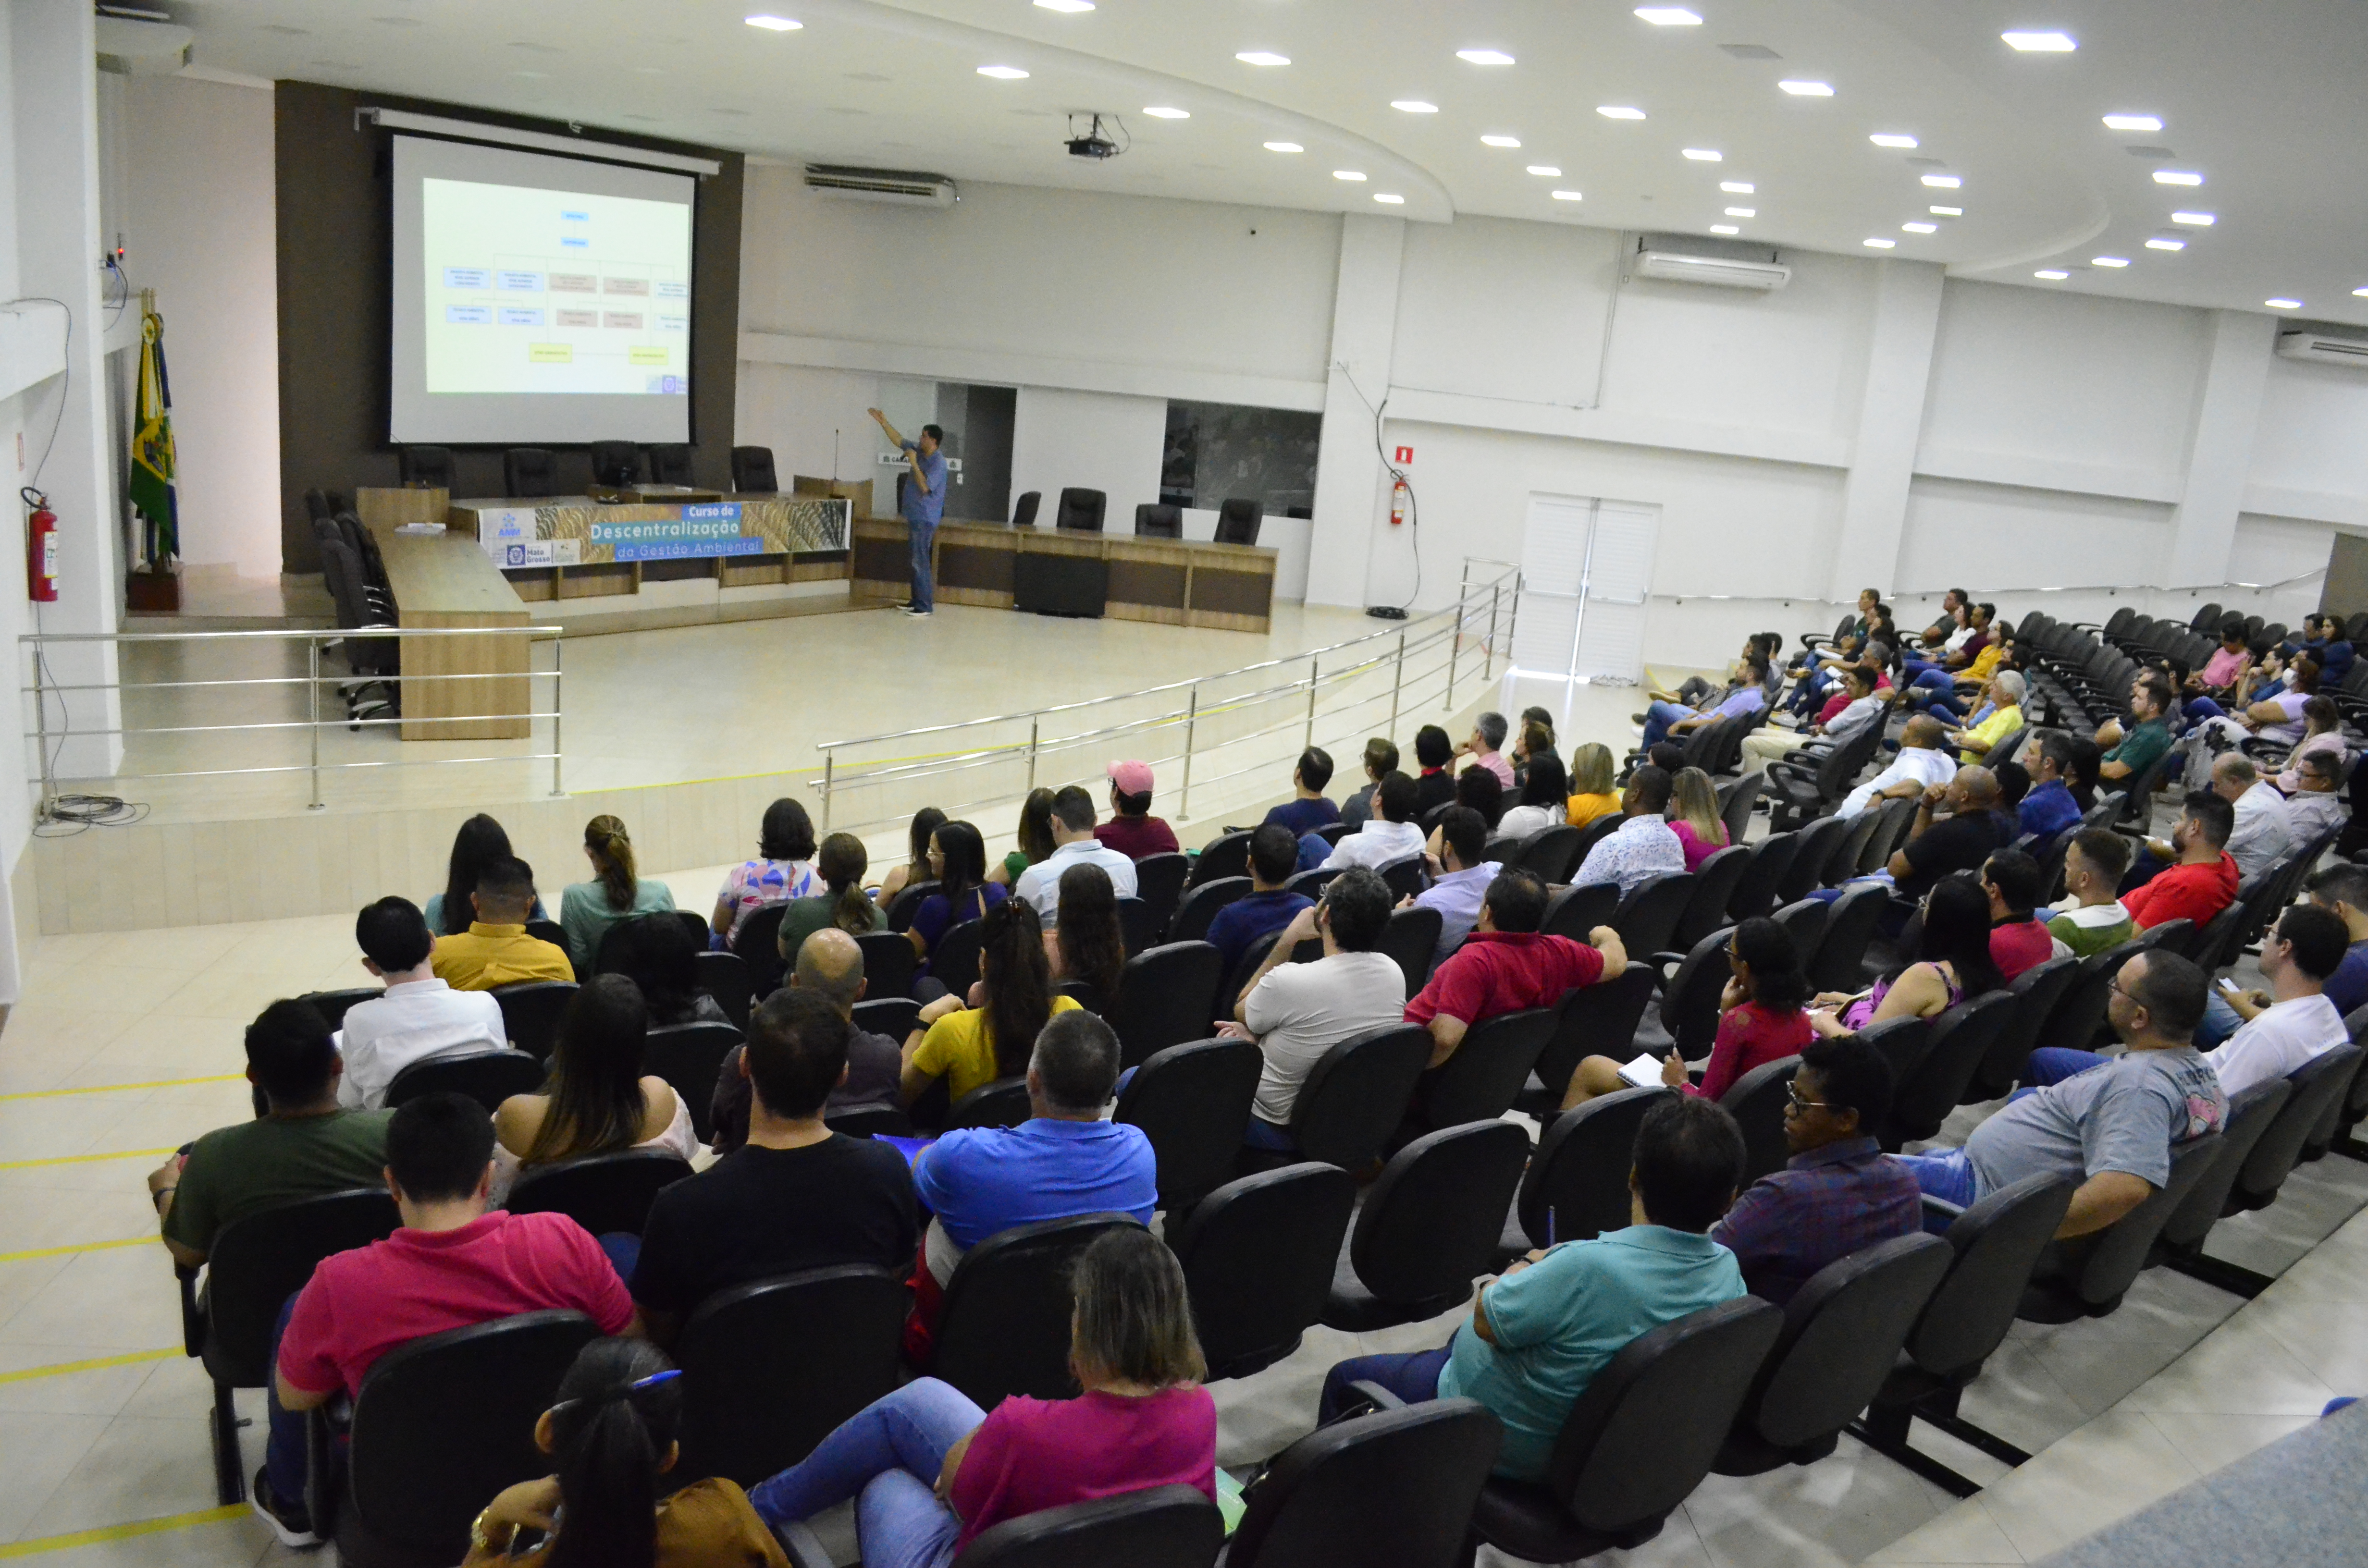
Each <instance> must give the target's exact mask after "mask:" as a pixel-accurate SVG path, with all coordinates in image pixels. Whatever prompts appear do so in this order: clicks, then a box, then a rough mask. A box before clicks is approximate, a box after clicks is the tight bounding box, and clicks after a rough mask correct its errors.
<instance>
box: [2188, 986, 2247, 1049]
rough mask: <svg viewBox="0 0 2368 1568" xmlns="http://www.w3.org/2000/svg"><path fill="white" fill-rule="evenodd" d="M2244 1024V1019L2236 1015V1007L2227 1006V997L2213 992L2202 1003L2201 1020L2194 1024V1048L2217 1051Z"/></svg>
mask: <svg viewBox="0 0 2368 1568" xmlns="http://www.w3.org/2000/svg"><path fill="white" fill-rule="evenodd" d="M2244 1024H2245V1020H2244V1019H2243V1018H2242V1017H2239V1016H2238V1015H2237V1009H2236V1008H2234V1007H2231V1006H2228V1003H2227V999H2226V997H2223V996H2222V995H2221V994H2219V993H2218V992H2216V991H2215V992H2214V993H2213V994H2212V996H2211V998H2210V1000H2208V1001H2206V1002H2205V1003H2204V1004H2203V1022H2201V1023H2199V1024H2197V1025H2196V1026H2195V1049H2196V1050H2198V1051H2217V1050H2218V1049H2219V1048H2220V1047H2221V1046H2222V1045H2225V1044H2226V1043H2227V1040H2228V1037H2229V1036H2230V1035H2232V1034H2235V1033H2236V1032H2237V1030H2238V1029H2239V1028H2243V1027H2244Z"/></svg>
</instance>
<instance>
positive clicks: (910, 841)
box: [879, 791, 1053, 910]
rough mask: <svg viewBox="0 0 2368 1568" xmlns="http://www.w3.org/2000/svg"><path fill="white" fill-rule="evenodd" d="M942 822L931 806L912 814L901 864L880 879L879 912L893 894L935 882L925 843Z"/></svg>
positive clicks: (941, 815) (1023, 811)
mask: <svg viewBox="0 0 2368 1568" xmlns="http://www.w3.org/2000/svg"><path fill="white" fill-rule="evenodd" d="M1047 792H1048V793H1049V791H1047ZM1031 799H1032V797H1031ZM1046 809H1047V810H1048V811H1049V810H1050V809H1051V808H1050V806H1049V804H1048V806H1047V808H1046ZM1020 811H1021V814H1022V815H1023V817H1024V816H1025V814H1026V812H1027V808H1026V807H1025V806H1023V807H1021V808H1020ZM945 821H946V813H945V812H941V811H939V810H938V808H937V807H935V806H923V807H922V808H921V809H920V810H919V811H917V812H914V813H913V822H912V825H911V826H910V827H909V828H908V829H907V830H906V842H905V863H904V864H903V865H901V866H891V867H889V868H888V874H887V875H886V876H884V877H882V878H881V879H880V894H879V902H880V907H881V908H882V909H883V910H884V909H886V908H888V907H889V906H890V905H892V904H894V903H895V902H896V895H897V894H898V893H900V892H904V891H905V889H906V888H908V887H910V886H912V885H913V884H914V883H915V882H926V881H934V880H935V879H936V877H937V874H938V873H937V871H936V869H934V868H932V867H931V866H930V864H929V840H930V839H931V838H932V837H933V836H934V835H936V833H937V831H938V829H939V827H940V826H942V825H944V824H945ZM1052 852H1053V851H1052V850H1051V848H1050V847H1047V848H1046V849H1045V851H1044V853H1045V854H1047V855H1050V854H1051V853H1052Z"/></svg>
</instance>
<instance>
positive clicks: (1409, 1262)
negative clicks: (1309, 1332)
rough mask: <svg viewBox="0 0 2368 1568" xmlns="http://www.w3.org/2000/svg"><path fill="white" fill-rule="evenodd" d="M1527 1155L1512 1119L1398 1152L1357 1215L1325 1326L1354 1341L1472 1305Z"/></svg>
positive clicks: (1433, 1136) (1430, 1138)
mask: <svg viewBox="0 0 2368 1568" xmlns="http://www.w3.org/2000/svg"><path fill="white" fill-rule="evenodd" d="M1529 1153H1530V1137H1529V1134H1528V1133H1527V1132H1525V1131H1522V1129H1521V1128H1520V1126H1519V1125H1518V1124H1516V1123H1513V1122H1510V1121H1485V1122H1476V1123H1472V1124H1469V1125H1466V1126H1462V1127H1449V1128H1443V1129H1441V1130H1440V1131H1437V1132H1428V1133H1425V1134H1424V1135H1423V1136H1421V1137H1420V1138H1417V1139H1416V1140H1415V1141H1414V1142H1411V1143H1408V1144H1407V1145H1406V1147H1405V1148H1403V1149H1401V1150H1399V1151H1398V1152H1397V1153H1396V1154H1395V1155H1393V1156H1392V1157H1391V1159H1390V1163H1389V1165H1387V1166H1385V1167H1384V1168H1383V1171H1382V1174H1381V1176H1380V1178H1379V1179H1378V1180H1376V1181H1375V1182H1374V1183H1373V1185H1372V1189H1371V1190H1370V1191H1368V1192H1367V1193H1366V1195H1365V1202H1364V1206H1363V1207H1362V1208H1361V1209H1360V1210H1358V1213H1357V1223H1356V1227H1355V1229H1354V1230H1353V1231H1352V1232H1351V1233H1350V1234H1349V1245H1348V1247H1347V1249H1346V1250H1345V1251H1344V1252H1343V1253H1342V1254H1341V1256H1340V1263H1339V1266H1338V1267H1337V1268H1336V1269H1335V1271H1334V1274H1333V1283H1332V1293H1331V1296H1330V1298H1329V1299H1328V1300H1327V1301H1326V1302H1325V1303H1324V1321H1325V1322H1326V1324H1330V1325H1331V1326H1332V1327H1334V1328H1338V1329H1345V1330H1347V1331H1348V1332H1349V1333H1351V1334H1360V1333H1366V1332H1369V1331H1371V1330H1373V1329H1378V1328H1388V1327H1390V1326H1391V1325H1393V1324H1401V1323H1413V1322H1416V1321H1417V1320H1419V1319H1422V1318H1427V1317H1435V1316H1437V1315H1438V1314H1439V1313H1440V1312H1445V1311H1447V1309H1448V1308H1450V1307H1452V1306H1454V1305H1456V1304H1457V1303H1459V1302H1462V1301H1468V1300H1470V1299H1471V1296H1472V1281H1473V1280H1474V1278H1476V1277H1478V1276H1479V1275H1481V1274H1485V1273H1486V1272H1487V1271H1488V1269H1489V1267H1491V1265H1492V1264H1493V1263H1494V1261H1495V1257H1496V1252H1497V1239H1498V1237H1499V1236H1501V1235H1502V1234H1503V1233H1504V1228H1505V1213H1506V1210H1508V1209H1509V1208H1510V1207H1511V1206H1512V1201H1513V1192H1514V1188H1515V1187H1518V1186H1519V1185H1520V1179H1521V1167H1522V1165H1525V1164H1526V1163H1527V1162H1528V1159H1529Z"/></svg>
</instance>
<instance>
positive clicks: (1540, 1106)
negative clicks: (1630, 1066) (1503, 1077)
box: [1513, 963, 1655, 1122]
mask: <svg viewBox="0 0 2368 1568" xmlns="http://www.w3.org/2000/svg"><path fill="white" fill-rule="evenodd" d="M1654 978H1655V977H1654V974H1653V971H1652V970H1651V969H1649V968H1648V967H1646V966H1645V965H1644V964H1641V963H1634V964H1630V965H1629V966H1628V968H1627V969H1626V970H1624V971H1622V973H1621V975H1620V978H1619V979H1617V980H1611V981H1605V982H1603V983H1600V984H1596V985H1582V986H1580V987H1579V988H1578V989H1577V990H1576V991H1573V992H1572V993H1571V994H1569V995H1567V996H1565V997H1564V998H1563V999H1562V1000H1561V1001H1560V1002H1558V1003H1556V1004H1555V1006H1554V1033H1553V1034H1552V1035H1551V1036H1550V1037H1549V1038H1548V1039H1547V1040H1546V1048H1545V1050H1544V1051H1541V1052H1539V1054H1538V1060H1537V1065H1536V1069H1535V1072H1536V1079H1537V1083H1538V1085H1539V1086H1538V1087H1537V1088H1536V1089H1524V1090H1523V1091H1522V1093H1521V1095H1520V1097H1518V1098H1516V1099H1515V1100H1514V1101H1513V1105H1514V1108H1516V1109H1519V1110H1524V1111H1527V1112H1529V1113H1530V1114H1531V1115H1532V1116H1534V1117H1536V1118H1537V1119H1539V1120H1540V1121H1542V1122H1546V1121H1552V1120H1553V1119H1554V1114H1555V1112H1556V1111H1558V1110H1559V1109H1560V1108H1561V1107H1562V1096H1563V1093H1564V1091H1565V1090H1566V1089H1568V1088H1569V1087H1570V1075H1571V1074H1573V1073H1574V1072H1577V1069H1578V1064H1579V1062H1582V1061H1584V1060H1585V1059H1586V1058H1588V1057H1589V1056H1610V1057H1612V1058H1615V1059H1616V1060H1619V1061H1622V1062H1625V1061H1626V1060H1628V1058H1629V1056H1630V1054H1631V1053H1632V1045H1631V1042H1632V1041H1634V1040H1635V1038H1636V1026H1637V1025H1638V1024H1639V1023H1641V1022H1642V1021H1643V1020H1644V1017H1645V1007H1646V1006H1649V1005H1650V1004H1651V1003H1652V1000H1653V982H1654Z"/></svg>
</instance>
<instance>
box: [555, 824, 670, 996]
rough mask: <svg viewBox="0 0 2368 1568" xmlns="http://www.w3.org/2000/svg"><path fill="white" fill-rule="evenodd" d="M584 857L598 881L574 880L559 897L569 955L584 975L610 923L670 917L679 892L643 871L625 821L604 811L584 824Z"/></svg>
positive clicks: (597, 955) (593, 965) (595, 958)
mask: <svg viewBox="0 0 2368 1568" xmlns="http://www.w3.org/2000/svg"><path fill="white" fill-rule="evenodd" d="M584 858H586V860H589V861H591V862H592V875H593V878H594V880H593V881H588V882H570V883H568V884H567V891H566V892H564V893H562V894H561V895H560V899H559V926H560V929H562V930H564V931H565V932H566V933H567V956H568V959H569V960H571V961H572V962H573V963H574V964H575V972H576V973H577V974H579V975H583V974H590V973H591V972H592V971H593V970H594V969H595V968H596V967H598V962H599V958H600V938H601V937H605V936H607V935H608V934H609V926H614V925H616V924H617V923H618V922H620V921H623V920H631V919H632V918H633V917H634V916H635V915H660V914H666V915H670V914H672V913H673V912H674V890H673V889H672V888H670V887H668V886H666V883H664V882H662V881H658V880H657V879H656V878H655V877H643V876H641V875H639V874H638V870H637V868H636V867H635V865H634V862H633V840H632V835H630V834H628V833H627V832H626V831H625V824H623V823H621V822H620V821H618V820H617V819H616V818H615V817H612V816H609V815H608V814H606V813H605V812H604V813H603V814H601V815H599V816H597V817H594V818H593V819H592V820H591V821H590V822H587V823H586V824H584Z"/></svg>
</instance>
